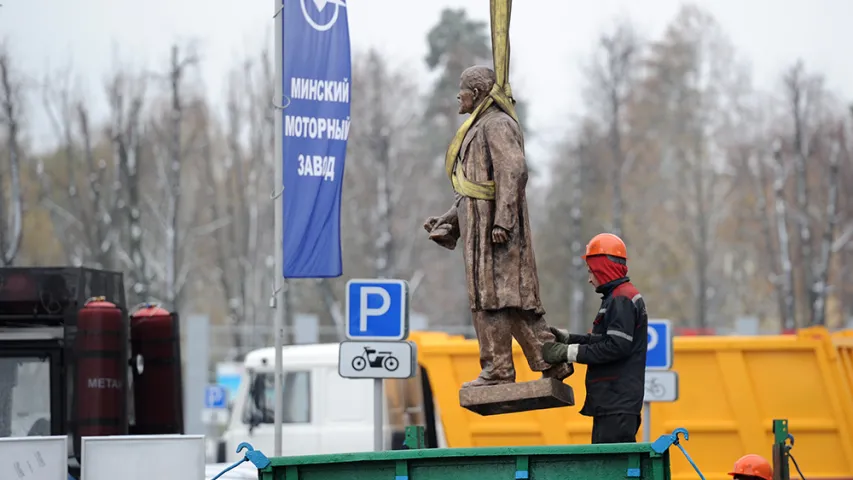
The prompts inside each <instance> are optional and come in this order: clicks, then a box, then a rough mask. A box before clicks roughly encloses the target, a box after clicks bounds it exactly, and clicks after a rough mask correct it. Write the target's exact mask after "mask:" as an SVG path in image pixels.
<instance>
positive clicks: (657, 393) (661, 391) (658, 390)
mask: <svg viewBox="0 0 853 480" xmlns="http://www.w3.org/2000/svg"><path fill="white" fill-rule="evenodd" d="M646 393H647V394H649V395H651V396H652V397H654V398H660V397H662V396H664V395H665V394H666V387H664V386H663V385H662V384H661V383H658V381H657V379H656V378H652V379H651V380H650V381H648V382H646Z"/></svg>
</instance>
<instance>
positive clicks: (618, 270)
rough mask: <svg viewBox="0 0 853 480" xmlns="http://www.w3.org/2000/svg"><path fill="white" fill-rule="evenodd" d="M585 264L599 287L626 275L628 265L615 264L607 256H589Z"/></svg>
mask: <svg viewBox="0 0 853 480" xmlns="http://www.w3.org/2000/svg"><path fill="white" fill-rule="evenodd" d="M586 264H587V265H589V269H590V270H591V271H592V274H593V275H594V276H595V279H596V280H597V281H598V284H599V285H604V284H605V283H608V282H612V281H613V280H617V279H620V278H622V277H624V276H626V275H628V265H622V264H620V263H616V262H614V261H612V260H610V259H609V258H607V255H591V256H589V257H586Z"/></svg>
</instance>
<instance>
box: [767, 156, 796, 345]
mask: <svg viewBox="0 0 853 480" xmlns="http://www.w3.org/2000/svg"><path fill="white" fill-rule="evenodd" d="M773 158H774V159H775V160H776V162H775V165H774V172H775V174H774V177H773V199H774V204H775V212H776V218H775V220H776V222H775V223H776V235H777V238H778V241H779V266H780V269H781V280H780V284H781V286H782V292H783V294H782V298H783V299H784V302H785V308H784V311H783V312H782V328H783V329H785V330H790V329H793V328H796V326H797V320H796V305H795V299H794V270H793V265H792V262H791V242H790V238H789V236H788V204H787V201H786V200H785V181H786V179H787V177H788V169H787V166H786V165H785V160H784V157H783V155H782V145H781V142H778V141H777V142H776V144H775V145H774V147H773Z"/></svg>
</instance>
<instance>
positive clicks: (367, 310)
mask: <svg viewBox="0 0 853 480" xmlns="http://www.w3.org/2000/svg"><path fill="white" fill-rule="evenodd" d="M371 295H379V296H380V297H382V304H381V305H380V306H379V307H378V308H372V307H370V304H369V300H370V296H371ZM360 303H361V312H360V314H359V321H358V329H359V330H360V331H362V332H366V331H367V318H368V317H378V316H380V315H385V314H386V313H387V312H388V309H390V308H391V295H388V291H387V290H385V289H384V288H382V287H368V286H364V287H361V302H360Z"/></svg>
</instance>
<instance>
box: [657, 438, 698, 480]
mask: <svg viewBox="0 0 853 480" xmlns="http://www.w3.org/2000/svg"><path fill="white" fill-rule="evenodd" d="M679 434H682V435H684V440H690V433H688V432H687V429H684V428H676V429H675V430H673V431H672V433H671V434H669V435H661V436H660V437H658V439H657V440H655V441H654V442H652V450H654V451H655V453H659V454H660V453H663V452H665V451H667V450H669V447H671V446H673V445H675V446H677V447H678V449H679V450H681V453H683V454H684V456H685V457H686V458H687V461H688V462H690V465H691V466H692V467H693V470H696V473H697V474H699V478H701V479H702V480H705V475H702V472H701V471H700V470H699V467H697V466H696V463H695V462H693V459H692V458H690V455H689V454H688V453H687V450H685V449H684V447H683V446H682V445H681V442H680V439H679V438H678V435H679Z"/></svg>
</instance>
